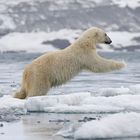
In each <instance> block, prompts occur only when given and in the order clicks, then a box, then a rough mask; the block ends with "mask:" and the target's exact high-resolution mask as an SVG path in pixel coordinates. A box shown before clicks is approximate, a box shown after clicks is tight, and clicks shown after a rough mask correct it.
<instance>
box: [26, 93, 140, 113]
mask: <svg viewBox="0 0 140 140" xmlns="http://www.w3.org/2000/svg"><path fill="white" fill-rule="evenodd" d="M25 106H26V108H27V110H28V111H43V112H53V113H99V112H102V113H105V112H106V113H108V112H121V111H140V95H118V96H110V97H105V96H97V97H95V96H91V94H90V93H75V94H68V95H49V96H40V97H31V98H29V99H27V101H26V103H25Z"/></svg>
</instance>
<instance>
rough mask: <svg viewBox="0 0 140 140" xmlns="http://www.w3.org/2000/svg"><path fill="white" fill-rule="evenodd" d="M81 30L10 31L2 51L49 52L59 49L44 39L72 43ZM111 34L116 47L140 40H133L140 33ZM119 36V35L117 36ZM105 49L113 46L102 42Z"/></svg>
mask: <svg viewBox="0 0 140 140" xmlns="http://www.w3.org/2000/svg"><path fill="white" fill-rule="evenodd" d="M81 32H82V31H81V30H69V29H63V30H60V31H57V32H55V31H54V32H48V33H47V32H31V33H16V32H15V33H10V34H8V35H6V36H3V37H2V38H0V52H6V51H17V52H18V51H25V52H49V51H54V50H57V49H58V48H55V47H54V46H52V45H50V44H43V42H44V41H53V40H55V39H65V40H68V41H69V42H70V43H72V42H74V40H75V38H77V37H78V36H79V35H80V34H81ZM108 35H109V36H111V39H112V41H113V45H114V47H115V48H121V47H128V46H131V45H138V44H139V42H136V41H135V40H133V39H134V38H135V37H138V36H139V35H140V33H130V32H108ZM116 36H117V37H116ZM100 48H102V50H104V51H113V48H111V47H109V46H108V45H105V44H100Z"/></svg>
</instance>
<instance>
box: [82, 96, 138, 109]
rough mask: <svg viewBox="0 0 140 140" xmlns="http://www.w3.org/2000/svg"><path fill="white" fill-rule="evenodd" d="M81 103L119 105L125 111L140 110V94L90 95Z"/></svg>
mask: <svg viewBox="0 0 140 140" xmlns="http://www.w3.org/2000/svg"><path fill="white" fill-rule="evenodd" d="M81 104H88V105H90V104H92V105H97V106H101V105H102V106H104V107H105V106H110V107H120V108H123V110H124V111H125V110H126V111H140V95H118V96H111V97H103V96H99V97H90V98H86V99H85V100H84V101H83V102H82V103H81Z"/></svg>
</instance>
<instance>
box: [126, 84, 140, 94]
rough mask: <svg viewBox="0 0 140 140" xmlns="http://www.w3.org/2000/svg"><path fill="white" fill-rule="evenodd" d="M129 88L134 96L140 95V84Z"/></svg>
mask: <svg viewBox="0 0 140 140" xmlns="http://www.w3.org/2000/svg"><path fill="white" fill-rule="evenodd" d="M129 88H130V90H131V91H132V92H133V93H134V94H140V84H137V85H132V86H130V87H129Z"/></svg>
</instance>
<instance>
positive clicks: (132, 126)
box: [74, 112, 140, 139]
mask: <svg viewBox="0 0 140 140" xmlns="http://www.w3.org/2000/svg"><path fill="white" fill-rule="evenodd" d="M87 130H88V131H87ZM138 136H140V113H134V112H131V113H117V114H113V115H108V116H106V117H103V118H101V120H93V121H90V122H86V123H84V124H83V125H82V126H81V127H80V128H78V130H77V131H76V132H75V134H74V137H75V139H95V138H121V137H138Z"/></svg>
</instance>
